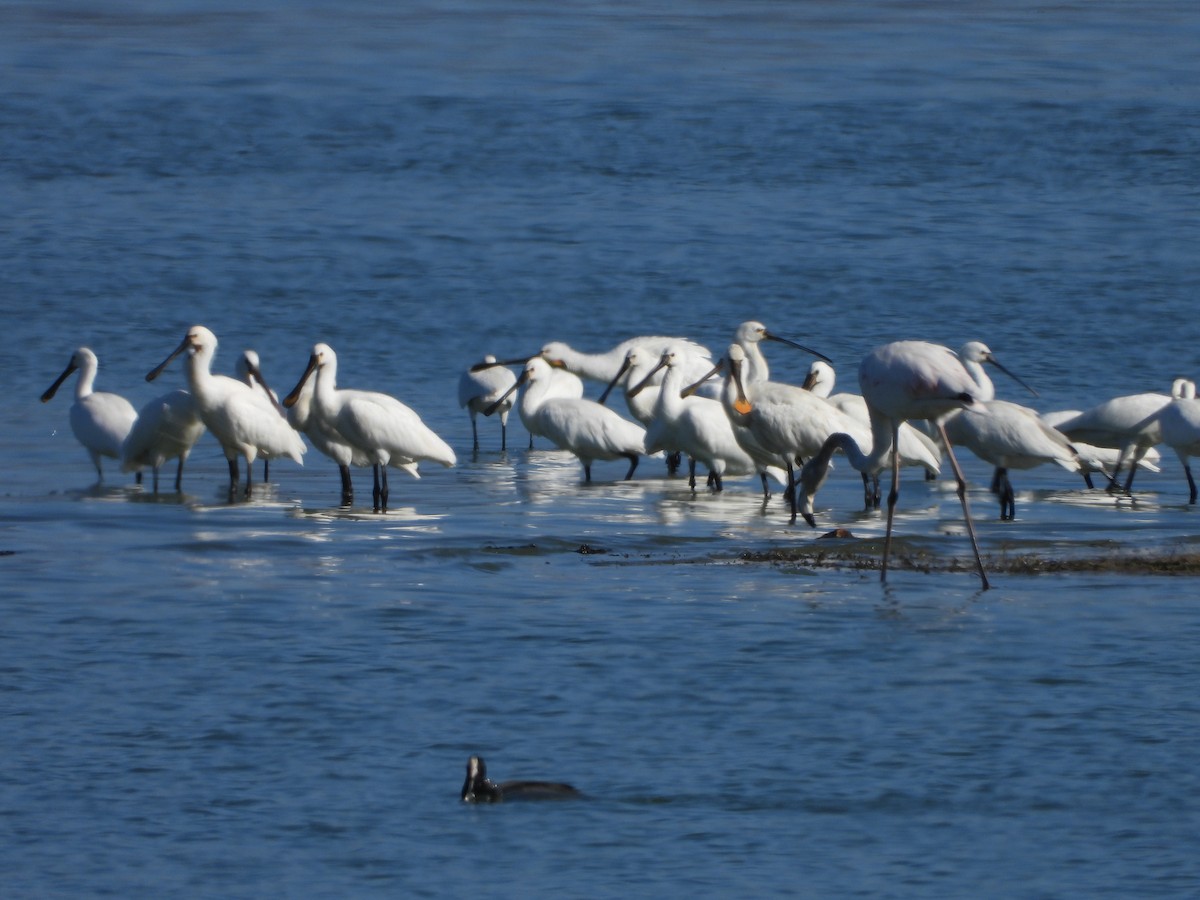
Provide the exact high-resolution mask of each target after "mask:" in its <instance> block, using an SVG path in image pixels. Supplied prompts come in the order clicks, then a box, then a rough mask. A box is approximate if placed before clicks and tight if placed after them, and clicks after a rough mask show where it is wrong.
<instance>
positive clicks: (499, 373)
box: [458, 353, 517, 453]
mask: <svg viewBox="0 0 1200 900" xmlns="http://www.w3.org/2000/svg"><path fill="white" fill-rule="evenodd" d="M516 383H517V376H516V375H514V374H513V373H512V370H510V369H508V368H507V367H505V366H502V365H499V364H498V363H497V362H496V357H494V356H492V355H491V354H490V353H489V354H488V355H487V356H485V357H484V358H483V364H482V365H481V366H480V367H478V368H477V367H476V366H472V367H471V368H469V369H467V371H465V372H463V373H462V376H461V377H460V378H459V379H458V405H459V406H461V407H463V408H465V409H466V410H467V412H468V413H470V414H471V440H472V445H473V446H472V449H473V450H474V451H475V452H476V453H478V452H479V430H478V429H477V428H476V425H475V417H476V416H478V415H479V414H480V413H483V414H484V415H492V413H489V412H487V410H488V408H489V407H491V406H492V404H493V403H496V401H497V400H500V398H501V397H504V398H505V399H504V402H503V403H500V404H499V405H497V406H496V407H495V409H494V410H493V412H499V413H500V450H501V451H502V452H503V451H504V450H507V449H508V413H509V411H510V410H511V409H512V407H513V402H512V400H510V399H508V396H507V391H508V389H509V388H510V387H512V386H513V385H514V384H516Z"/></svg>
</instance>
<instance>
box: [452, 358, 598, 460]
mask: <svg viewBox="0 0 1200 900" xmlns="http://www.w3.org/2000/svg"><path fill="white" fill-rule="evenodd" d="M528 362H529V360H528V359H510V360H503V361H501V362H498V363H495V364H494V365H500V366H520V367H521V368H522V370H524V368H525V366H526V365H527V364H528ZM485 365H488V364H487V363H477V364H476V365H474V366H472V367H471V368H472V369H479V368H481V367H483V366H485ZM522 383H523V382H521V381H520V380H519V379H518V380H517V381H514V382H513V383H512V385H511V386H510V387H509V388H508V390H506V391H505V392H504V393H503V394H501V395H500V397H499V399H497V400H495V401H493V402H492V403H491V404H490V405H488V406H487V407H485V408H484V410H483V414H484V415H485V416H490V415H492V414H493V413H494V412H496V410H498V409H500V408H501V407H502V406H503V405H504V404H505V403H508V402H509V398H510V397H511V396H512V395H513V394H515V393H516V392H517V388H519V387H520V386H521V384H522ZM542 390H543V391H544V394H543V396H544V398H546V399H548V398H550V397H562V398H564V399H568V400H578V399H580V398H581V397H583V381H582V380H581V379H580V377H579V376H578V375H576V374H574V373H573V372H568V371H567V370H566V369H564V368H562V367H561V366H556V365H551V367H550V375H549V377H548V378H547V379H546V381H545V383H544V384H543V385H542ZM517 414H518V415H519V416H520V417H521V424H522V425H523V426H525V430H526V431H527V432H529V449H530V450H532V449H533V439H534V436H537V437H546V435H544V434H542V432H541V431H539V430H538V427H539V426H538V423H537V421H536V420H535V418H533V417H531V416H527V415H526V414H525V406H524V404H520V403H518V404H517Z"/></svg>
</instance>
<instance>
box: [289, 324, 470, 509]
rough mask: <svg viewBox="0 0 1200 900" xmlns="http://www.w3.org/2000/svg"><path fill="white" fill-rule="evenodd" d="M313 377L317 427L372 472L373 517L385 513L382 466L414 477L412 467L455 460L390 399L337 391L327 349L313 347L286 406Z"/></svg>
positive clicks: (331, 355)
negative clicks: (338, 437)
mask: <svg viewBox="0 0 1200 900" xmlns="http://www.w3.org/2000/svg"><path fill="white" fill-rule="evenodd" d="M313 373H316V385H315V388H314V392H313V413H314V414H315V415H316V416H317V417H318V418H319V419H320V420H321V423H322V426H323V427H326V428H330V429H332V430H333V431H334V432H336V433H337V434H340V435H341V436H342V437H343V438H344V439H345V440H346V442H347V443H348V444H349V445H350V447H352V448H353V449H354V450H356V451H358V452H359V453H360V454H361V455H362V456H364V457H365V458H366V460H367V462H368V463H370V465H371V466H372V469H373V471H374V488H373V490H372V494H371V496H372V499H373V501H374V504H375V510H376V511H377V512H386V511H387V502H388V482H387V470H388V466H392V467H393V468H397V469H403V470H404V471H406V472H408V473H409V474H410V475H412V476H413V477H414V478H420V474H419V473H418V472H417V463H419V462H420V461H422V460H429V461H430V462H436V463H441V464H442V465H443V466H446V467H447V468H449V467H451V466H453V465H454V464H455V463H456V462H457V459H456V458H455V456H454V451H453V450H451V449H450V445H449V444H447V443H446V442H445V441H443V440H442V439H441V438H440V437H438V436H437V435H436V434H434V432H433V430H432V429H430V428H429V427H428V426H427V425H426V424H425V423H424V422H422V421H421V417H420V416H418V415H417V414H416V413H415V412H413V411H412V410H411V409H409V407H407V406H405V405H404V404H403V403H401V402H400V401H399V400H397V399H396V398H395V397H392V396H389V395H388V394H381V393H379V392H377V391H354V390H343V389H339V388H338V386H337V354H335V353H334V352H333V348H331V347H330V346H329V345H328V344H317V345H315V346H314V347H313V350H312V355H311V356H310V357H309V360H308V367H307V368H305V370H304V374H303V375H301V376H300V380H299V381H298V382H297V383H296V387H295V388H293V390H292V392H291V393H290V394H288V396H287V397H286V398H285V399H284V401H283V403H284V406H289V407H290V406H292V405H294V404H295V403H296V401H297V400H298V399H299V396H300V392H301V390H302V389H303V387H304V382H306V381H307V380H308V379H309V378H310V377H311V376H312V375H313Z"/></svg>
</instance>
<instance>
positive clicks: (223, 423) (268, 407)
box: [146, 325, 307, 497]
mask: <svg viewBox="0 0 1200 900" xmlns="http://www.w3.org/2000/svg"><path fill="white" fill-rule="evenodd" d="M184 352H186V353H187V361H186V365H187V376H188V385H189V387H190V388H191V393H192V397H193V398H194V399H195V402H196V409H197V411H198V412H199V413H200V419H201V420H202V421H203V422H204V424H205V426H206V427H207V428H208V430H209V431H210V432H212V435H213V437H215V438H216V439H217V442H218V443H219V444H220V445H221V449H222V450H223V451H224V452H225V459H226V460H227V461H228V462H229V493H230V496H231V497H232V496H233V495H234V494H235V493H236V492H237V486H238V480H239V476H238V457H239V456H240V457H243V458H245V460H246V496H247V497H249V496H250V483H251V471H252V468H253V465H254V460H256V459H257V458H258V457H259V456H264V457H276V456H280V457H284V456H285V457H287V458H289V459H291V460H294V461H295V462H297V463H299V464H300V465H304V452H305V450H306V449H307V448H306V447H305V446H304V441H303V440H302V439H301V437H300V435H299V434H298V433H297V432H296V431H295V430H294V429H293V428H292V427H291V426H290V425H289V424H288V423H287V420H286V419H284V418H283V416H281V415H280V414H279V410H278V408H276V407H275V406H274V405H273V404H272V403H271V401H270V400H269V399H268V398H267V396H266V395H265V394H264V393H262V392H260V391H257V390H255V389H254V388H252V387H250V386H249V385H247V384H246V383H245V382H242V381H239V380H238V379H236V378H230V377H229V376H228V375H214V374H213V373H212V361H213V356H214V355H215V354H216V352H217V336H216V335H215V334H213V333H212V332H211V331H210V330H209V329H207V328H205V327H204V326H203V325H193V326H192V327H191V328H189V329H188V332H187V334H186V335H184V337H183V340H182V341H181V342H180V343H179V346H178V347H176V348H175V350H173V351H172V352H171V355H170V356H168V357H167V358H166V359H164V360H163V361H162V362H161V363H160V364H159V365H158V366H157V367H155V368H154V369H153V370H151V371H150V372H149V373H147V375H146V380H147V381H153V380H154V379H155V378H157V377H158V376H159V375H160V374H162V371H163V370H164V369H165V368H166V367H167V366H168V365H170V363H171V361H172V360H174V359H175V357H177V356H179V355H180V354H181V353H184Z"/></svg>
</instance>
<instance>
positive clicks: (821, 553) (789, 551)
mask: <svg viewBox="0 0 1200 900" xmlns="http://www.w3.org/2000/svg"><path fill="white" fill-rule="evenodd" d="M738 559H740V560H741V561H742V562H747V563H785V564H788V565H801V566H806V567H808V568H812V569H821V568H826V569H864V570H870V569H874V570H878V569H879V567H880V564H881V557H880V554H879V552H863V551H861V550H858V549H854V548H850V547H822V548H820V549H812V548H809V547H795V548H778V549H771V550H746V551H744V552H742V553H741V554H740V555H739V556H738ZM983 564H984V568H986V569H987V570H988V572H1000V573H1008V574H1013V575H1053V574H1058V573H1079V574H1088V573H1095V574H1104V573H1112V574H1127V575H1200V551H1195V550H1182V551H1148V550H1139V551H1126V552H1121V551H1112V550H1110V551H1108V552H1104V553H1099V554H1096V553H1091V554H1087V555H1082V556H1079V555H1074V556H1055V555H1052V554H1050V553H1034V552H1021V553H1000V554H991V555H984V557H983ZM890 567H891V568H894V569H906V570H908V571H914V572H969V571H973V570H974V561H973V560H971V559H967V558H962V559H960V558H957V557H944V556H939V555H937V554H934V553H931V552H929V551H925V550H914V551H908V552H902V553H894V554H893V556H892V560H891V563H890Z"/></svg>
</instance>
